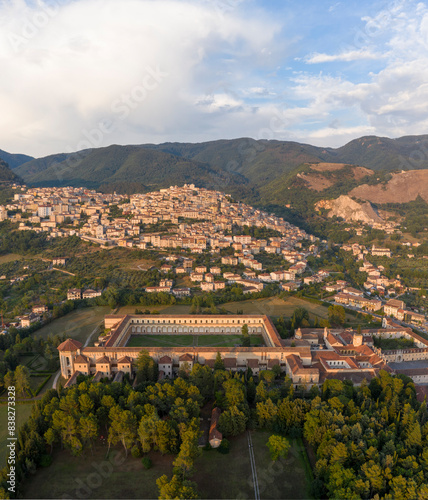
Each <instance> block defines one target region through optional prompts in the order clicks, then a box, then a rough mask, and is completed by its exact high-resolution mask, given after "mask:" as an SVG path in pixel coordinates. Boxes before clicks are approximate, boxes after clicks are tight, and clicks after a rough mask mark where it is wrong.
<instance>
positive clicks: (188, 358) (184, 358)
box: [178, 353, 193, 361]
mask: <svg viewBox="0 0 428 500" xmlns="http://www.w3.org/2000/svg"><path fill="white" fill-rule="evenodd" d="M178 360H179V361H193V356H191V355H190V354H187V353H186V354H183V355H182V356H180V357H179V358H178Z"/></svg>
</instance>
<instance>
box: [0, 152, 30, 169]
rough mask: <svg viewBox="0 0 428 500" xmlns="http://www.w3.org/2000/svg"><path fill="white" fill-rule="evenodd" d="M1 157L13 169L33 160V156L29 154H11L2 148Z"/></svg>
mask: <svg viewBox="0 0 428 500" xmlns="http://www.w3.org/2000/svg"><path fill="white" fill-rule="evenodd" d="M0 159H1V160H3V161H4V162H6V163H7V164H8V165H9V167H10V168H11V169H14V168H17V167H19V165H22V164H23V163H26V162H27V161H30V160H32V159H33V157H32V156H28V155H20V154H11V153H7V152H6V151H3V150H1V149H0Z"/></svg>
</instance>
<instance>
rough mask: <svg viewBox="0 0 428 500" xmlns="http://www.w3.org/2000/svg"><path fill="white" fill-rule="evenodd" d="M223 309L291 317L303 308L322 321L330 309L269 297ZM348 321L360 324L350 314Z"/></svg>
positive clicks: (318, 305) (305, 301) (292, 298)
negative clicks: (299, 308) (296, 310)
mask: <svg viewBox="0 0 428 500" xmlns="http://www.w3.org/2000/svg"><path fill="white" fill-rule="evenodd" d="M221 307H223V308H224V309H226V310H227V311H229V312H231V313H234V314H236V312H237V311H240V310H241V311H243V314H266V315H268V316H274V317H275V316H281V315H284V316H287V317H291V316H292V315H293V313H294V310H295V309H297V308H298V307H303V308H305V309H306V310H307V311H308V312H309V316H310V318H311V319H315V317H318V318H320V319H327V318H328V307H325V306H323V305H320V304H313V303H312V302H309V301H308V300H304V299H301V298H299V297H287V298H286V299H280V298H279V297H268V298H267V299H257V300H245V301H243V302H229V303H228V304H223V305H222V306H221ZM346 319H347V321H350V322H352V323H358V322H359V321H358V320H357V319H356V318H355V316H352V315H350V314H346Z"/></svg>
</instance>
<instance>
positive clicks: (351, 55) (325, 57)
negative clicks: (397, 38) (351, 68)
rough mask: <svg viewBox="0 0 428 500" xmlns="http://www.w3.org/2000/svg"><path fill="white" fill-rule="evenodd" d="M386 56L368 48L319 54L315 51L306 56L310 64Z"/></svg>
mask: <svg viewBox="0 0 428 500" xmlns="http://www.w3.org/2000/svg"><path fill="white" fill-rule="evenodd" d="M380 57H384V56H382V55H380V54H376V53H374V52H372V51H371V50H368V49H363V50H350V51H349V52H342V53H341V54H333V55H329V54H319V53H317V52H316V53H314V54H312V55H311V56H308V57H307V58H306V62H307V63H308V64H321V63H327V62H338V61H339V62H351V61H359V60H362V59H379V58H380Z"/></svg>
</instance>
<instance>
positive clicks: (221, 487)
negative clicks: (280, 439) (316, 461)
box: [192, 432, 311, 500]
mask: <svg viewBox="0 0 428 500" xmlns="http://www.w3.org/2000/svg"><path fill="white" fill-rule="evenodd" d="M269 436H270V434H269V433H268V432H253V433H252V440H253V446H254V456H255V460H256V468H257V478H258V483H259V490H260V497H261V498H263V499H271V498H272V499H274V498H275V499H278V498H281V499H284V500H288V499H308V498H311V496H310V493H309V487H310V478H309V477H307V476H306V472H305V464H304V461H303V459H302V456H301V453H300V450H299V443H298V442H293V444H292V447H291V448H290V452H289V456H288V458H287V459H286V460H280V461H278V462H276V463H273V462H272V461H271V459H270V455H269V450H268V448H267V446H266V442H267V440H268V438H269ZM230 442H231V447H230V452H229V454H227V455H222V454H221V453H219V452H218V451H216V450H210V451H204V452H203V454H202V456H201V457H200V458H198V459H197V460H196V462H195V467H196V474H195V476H194V477H193V478H192V479H193V480H195V481H196V482H197V483H198V485H199V492H200V494H201V498H213V499H214V498H254V487H253V480H252V474H251V466H250V458H249V451H248V441H247V434H246V433H245V434H243V435H241V436H238V437H236V438H231V439H230Z"/></svg>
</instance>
